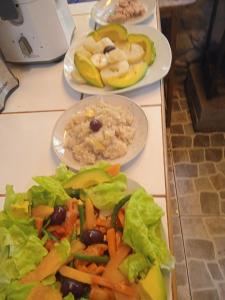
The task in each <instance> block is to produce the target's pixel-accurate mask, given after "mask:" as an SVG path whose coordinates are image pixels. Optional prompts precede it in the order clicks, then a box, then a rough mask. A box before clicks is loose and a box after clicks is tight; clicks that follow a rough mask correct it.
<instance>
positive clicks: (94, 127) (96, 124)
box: [90, 119, 102, 132]
mask: <svg viewBox="0 0 225 300" xmlns="http://www.w3.org/2000/svg"><path fill="white" fill-rule="evenodd" d="M101 127H102V122H101V121H99V120H97V119H92V120H91V122H90V128H91V130H92V131H94V132H97V131H99V129H100V128H101Z"/></svg>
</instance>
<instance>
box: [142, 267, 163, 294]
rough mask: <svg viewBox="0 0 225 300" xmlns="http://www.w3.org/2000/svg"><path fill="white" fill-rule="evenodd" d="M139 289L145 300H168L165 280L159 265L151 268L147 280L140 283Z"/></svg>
mask: <svg viewBox="0 0 225 300" xmlns="http://www.w3.org/2000/svg"><path fill="white" fill-rule="evenodd" d="M138 289H139V292H140V295H141V299H143V300H167V292H166V285H165V280H164V278H163V275H162V272H161V270H160V267H159V265H157V264H155V265H153V266H152V267H151V269H150V270H149V272H148V274H147V276H146V277H145V279H142V280H140V281H139V283H138Z"/></svg>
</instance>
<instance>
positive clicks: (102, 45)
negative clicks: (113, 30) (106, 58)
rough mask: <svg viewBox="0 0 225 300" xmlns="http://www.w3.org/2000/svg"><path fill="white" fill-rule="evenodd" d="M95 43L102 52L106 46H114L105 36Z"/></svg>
mask: <svg viewBox="0 0 225 300" xmlns="http://www.w3.org/2000/svg"><path fill="white" fill-rule="evenodd" d="M97 44H98V45H99V47H100V48H101V52H103V50H104V49H105V47H107V46H114V43H113V42H112V41H111V40H110V38H108V37H105V38H103V39H101V40H100V41H99V42H98V43H97Z"/></svg>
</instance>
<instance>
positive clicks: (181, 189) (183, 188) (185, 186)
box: [176, 179, 195, 196]
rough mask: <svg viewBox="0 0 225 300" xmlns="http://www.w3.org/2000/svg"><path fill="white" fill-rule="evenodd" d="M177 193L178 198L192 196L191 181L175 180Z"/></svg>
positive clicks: (192, 187) (193, 190) (192, 185)
mask: <svg viewBox="0 0 225 300" xmlns="http://www.w3.org/2000/svg"><path fill="white" fill-rule="evenodd" d="M176 187H177V193H178V195H179V196H184V195H187V194H193V193H194V192H195V188H194V184H193V181H192V179H177V180H176Z"/></svg>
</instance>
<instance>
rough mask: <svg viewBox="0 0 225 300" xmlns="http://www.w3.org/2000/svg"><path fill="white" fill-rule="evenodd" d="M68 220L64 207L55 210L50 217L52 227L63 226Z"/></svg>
mask: <svg viewBox="0 0 225 300" xmlns="http://www.w3.org/2000/svg"><path fill="white" fill-rule="evenodd" d="M65 219H66V209H65V208H64V207H63V206H57V207H55V208H54V212H53V213H52V215H51V216H50V224H51V225H61V224H62V223H63V222H64V221H65Z"/></svg>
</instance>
